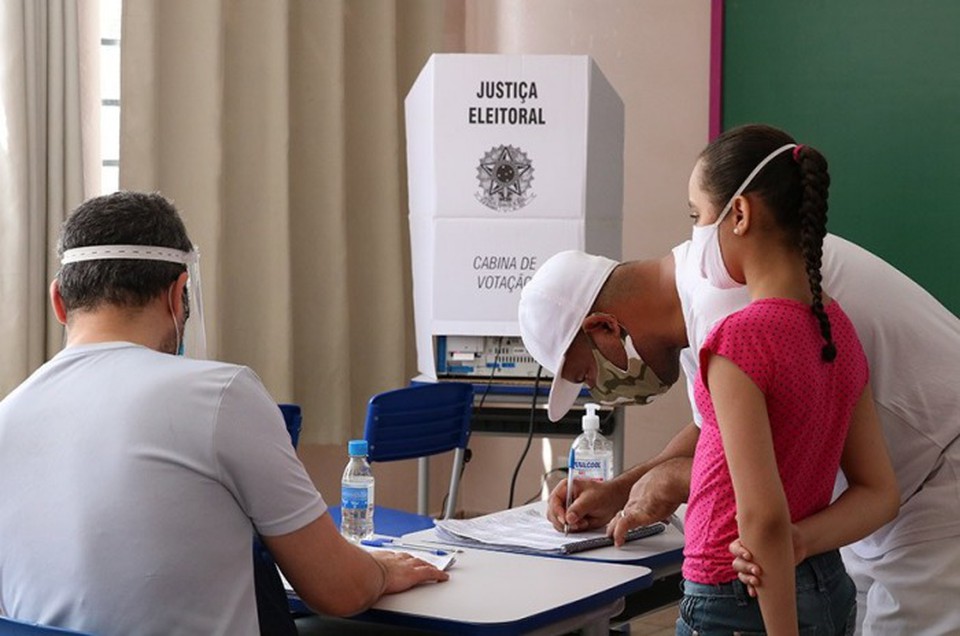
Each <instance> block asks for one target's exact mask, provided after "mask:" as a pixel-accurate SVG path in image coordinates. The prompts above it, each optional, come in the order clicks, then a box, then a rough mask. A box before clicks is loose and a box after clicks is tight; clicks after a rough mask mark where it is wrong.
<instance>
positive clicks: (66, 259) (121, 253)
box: [60, 245, 207, 359]
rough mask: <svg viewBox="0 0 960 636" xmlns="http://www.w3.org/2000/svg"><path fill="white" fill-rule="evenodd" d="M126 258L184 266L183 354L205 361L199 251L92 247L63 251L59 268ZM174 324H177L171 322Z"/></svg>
mask: <svg viewBox="0 0 960 636" xmlns="http://www.w3.org/2000/svg"><path fill="white" fill-rule="evenodd" d="M116 259H127V260H135V261H164V262H167V263H179V264H181V265H186V266H187V298H188V302H189V303H190V319H189V320H187V322H186V324H185V325H184V329H183V334H182V338H183V341H182V344H183V350H184V354H185V355H188V356H190V357H191V358H198V359H202V358H206V356H207V334H206V332H205V330H204V326H203V296H202V294H201V290H200V251H199V250H198V249H197V248H196V246H194V248H193V250H192V251H190V252H181V251H180V250H175V249H173V248H170V247H155V246H152V245H92V246H90V247H75V248H73V249H69V250H64V252H63V256H62V257H61V258H60V264H61V265H67V264H69V263H81V262H83V261H105V260H116ZM174 324H176V323H174Z"/></svg>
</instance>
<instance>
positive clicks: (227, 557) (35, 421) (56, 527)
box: [0, 342, 326, 635]
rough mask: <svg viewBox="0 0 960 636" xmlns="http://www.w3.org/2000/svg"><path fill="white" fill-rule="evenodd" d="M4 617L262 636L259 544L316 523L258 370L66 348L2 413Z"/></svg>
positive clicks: (86, 626)
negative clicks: (256, 536) (256, 568)
mask: <svg viewBox="0 0 960 636" xmlns="http://www.w3.org/2000/svg"><path fill="white" fill-rule="evenodd" d="M0 493H2V497H3V503H2V505H0V612H2V613H6V614H8V615H10V616H13V617H15V618H19V619H26V620H30V621H37V622H40V623H47V624H53V625H58V626H63V627H68V628H71V629H76V630H82V631H88V632H91V633H96V634H104V635H108V634H165V635H166V634H203V635H207V634H231V635H232V634H255V633H257V632H258V626H257V610H256V600H255V597H254V585H253V556H252V548H251V541H252V538H253V533H254V531H255V530H256V531H258V532H260V533H261V534H264V535H281V534H286V533H289V532H292V531H294V530H298V529H300V528H302V527H304V526H305V525H307V524H308V523H310V522H311V521H313V520H315V519H317V518H318V517H320V516H321V515H322V514H323V513H324V511H325V510H326V504H324V502H323V499H322V498H321V497H320V495H319V493H318V492H317V490H316V488H315V487H314V486H313V483H312V482H311V481H310V478H309V477H308V476H307V474H306V471H305V470H304V468H303V465H302V464H301V463H300V461H299V459H297V457H296V454H295V453H294V450H293V448H292V446H291V444H290V438H289V436H288V434H287V432H286V429H285V427H284V424H283V418H282V417H281V415H280V412H279V409H278V408H277V406H276V403H275V402H274V401H273V399H272V398H271V397H270V395H269V394H268V393H267V391H266V389H265V388H264V387H263V385H262V383H261V382H260V380H259V378H257V376H256V375H255V374H254V373H253V372H252V371H250V370H249V369H248V368H246V367H242V366H237V365H231V364H224V363H220V362H211V361H202V360H190V359H185V358H180V357H176V356H171V355H167V354H163V353H158V352H156V351H153V350H151V349H148V348H145V347H141V346H137V345H133V344H130V343H117V342H114V343H104V344H97V345H84V346H75V347H69V348H67V349H65V350H64V351H62V352H61V353H60V354H58V355H57V356H56V357H55V358H53V359H52V360H51V361H50V362H48V363H47V364H45V365H44V366H43V367H41V368H40V369H38V370H37V371H36V373H34V374H33V375H32V376H31V377H30V378H29V379H28V380H27V381H26V382H24V383H23V384H22V385H21V386H20V387H18V388H17V389H16V390H15V391H13V392H12V393H11V394H10V395H9V396H7V398H6V399H4V400H3V401H2V402H0Z"/></svg>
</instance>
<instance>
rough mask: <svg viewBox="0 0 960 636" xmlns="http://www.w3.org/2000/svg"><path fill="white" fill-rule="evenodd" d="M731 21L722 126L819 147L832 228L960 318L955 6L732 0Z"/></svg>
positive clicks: (883, 0)
mask: <svg viewBox="0 0 960 636" xmlns="http://www.w3.org/2000/svg"><path fill="white" fill-rule="evenodd" d="M723 17H724V29H723V67H722V68H723V88H722V127H723V129H727V128H731V127H733V126H737V125H740V124H744V123H750V122H763V123H769V124H772V125H774V126H778V127H780V128H783V129H785V130H787V131H788V132H790V133H791V134H792V135H793V136H794V137H796V138H797V140H798V141H799V142H800V143H807V144H810V145H813V146H816V147H817V148H818V149H820V150H821V152H823V153H824V155H825V156H826V157H827V160H828V161H829V163H830V175H831V180H832V184H831V187H830V213H829V214H830V216H829V228H830V231H832V232H834V233H835V234H839V235H841V236H844V237H846V238H848V239H850V240H852V241H854V242H855V243H858V244H860V245H862V246H863V247H865V248H867V249H869V250H870V251H872V252H874V253H875V254H877V255H879V256H881V257H883V258H884V259H885V260H887V261H888V262H890V263H892V264H893V265H895V266H896V267H897V268H898V269H900V270H901V271H903V272H904V273H906V274H907V275H908V276H910V277H911V278H913V279H914V280H915V281H917V282H918V283H920V284H921V285H922V286H923V287H925V288H926V289H927V290H928V291H929V292H930V293H932V294H933V295H934V296H936V297H937V299H939V300H940V302H942V303H943V304H944V305H946V306H947V307H948V308H949V309H950V310H951V311H952V312H953V313H954V314H958V315H960V280H958V271H960V267H958V263H960V2H954V1H951V0H909V1H908V0H846V1H844V2H836V1H834V2H828V1H826V0H815V1H809V0H808V1H805V2H798V1H792V2H780V1H773V2H771V1H770V0H727V2H725V3H724V14H723ZM877 310H878V311H883V299H882V298H878V299H877Z"/></svg>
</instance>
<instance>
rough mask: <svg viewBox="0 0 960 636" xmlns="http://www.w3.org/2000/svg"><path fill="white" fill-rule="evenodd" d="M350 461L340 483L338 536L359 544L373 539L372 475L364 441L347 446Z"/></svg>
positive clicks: (355, 441)
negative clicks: (340, 535)
mask: <svg viewBox="0 0 960 636" xmlns="http://www.w3.org/2000/svg"><path fill="white" fill-rule="evenodd" d="M347 452H348V453H349V454H350V461H349V462H348V463H347V467H346V468H344V469H343V478H342V479H341V480H340V534H342V535H343V536H344V537H346V538H347V539H349V540H350V541H354V542H360V541H361V540H363V539H369V538H370V537H371V536H372V535H373V471H371V470H370V463H369V462H368V461H367V440H365V439H354V440H350V442H348V443H347Z"/></svg>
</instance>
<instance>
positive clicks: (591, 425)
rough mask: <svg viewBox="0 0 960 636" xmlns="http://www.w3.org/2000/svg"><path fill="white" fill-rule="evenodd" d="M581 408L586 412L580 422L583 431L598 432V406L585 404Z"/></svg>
mask: <svg viewBox="0 0 960 636" xmlns="http://www.w3.org/2000/svg"><path fill="white" fill-rule="evenodd" d="M583 408H585V409H586V410H587V414H586V415H584V416H583V420H582V425H583V430H585V431H599V430H600V418H599V417H597V409H599V408H600V405H599V404H593V403H590V404H585V405H584V407H583Z"/></svg>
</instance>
